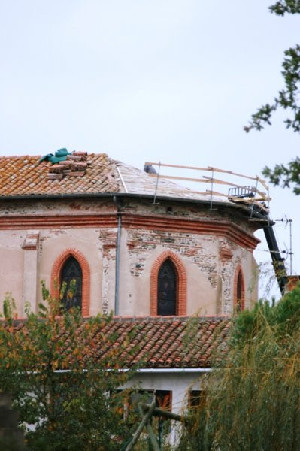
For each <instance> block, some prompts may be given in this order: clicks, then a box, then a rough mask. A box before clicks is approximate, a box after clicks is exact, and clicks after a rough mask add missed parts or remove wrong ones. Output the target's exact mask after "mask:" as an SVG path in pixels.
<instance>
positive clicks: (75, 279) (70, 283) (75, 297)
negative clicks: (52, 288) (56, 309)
mask: <svg viewBox="0 0 300 451" xmlns="http://www.w3.org/2000/svg"><path fill="white" fill-rule="evenodd" d="M63 284H65V289H64V290H63V297H62V300H61V301H62V304H63V306H64V307H65V309H66V310H70V309H71V308H72V307H79V308H80V309H82V270H81V267H80V264H79V263H78V261H77V260H76V258H74V257H73V256H72V255H71V256H70V257H68V258H67V260H66V261H65V263H64V264H63V266H62V268H61V272H60V289H62V287H63Z"/></svg>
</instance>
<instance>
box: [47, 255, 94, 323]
mask: <svg viewBox="0 0 300 451" xmlns="http://www.w3.org/2000/svg"><path fill="white" fill-rule="evenodd" d="M71 256H72V257H74V258H76V260H77V261H78V263H79V264H80V267H81V270H82V316H89V303H90V268H89V264H88V262H87V260H86V258H85V257H84V256H83V255H82V253H81V252H79V251H77V250H76V249H66V250H65V251H64V252H63V253H62V254H60V255H59V257H57V259H56V260H55V262H54V265H53V267H52V271H51V284H50V292H51V296H53V297H56V298H58V297H59V287H60V282H61V281H60V273H61V269H62V267H63V264H64V263H65V262H66V260H67V259H68V258H69V257H71Z"/></svg>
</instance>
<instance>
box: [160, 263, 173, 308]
mask: <svg viewBox="0 0 300 451" xmlns="http://www.w3.org/2000/svg"><path fill="white" fill-rule="evenodd" d="M157 314H158V315H161V316H172V315H176V314H177V274H176V268H175V266H174V264H173V262H172V261H171V260H170V259H169V258H168V259H167V260H165V261H164V262H163V264H162V265H161V267H160V269H159V272H158V287H157Z"/></svg>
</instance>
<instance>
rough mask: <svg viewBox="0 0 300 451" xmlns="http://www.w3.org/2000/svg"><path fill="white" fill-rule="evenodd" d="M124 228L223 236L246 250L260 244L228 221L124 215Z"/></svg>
mask: <svg viewBox="0 0 300 451" xmlns="http://www.w3.org/2000/svg"><path fill="white" fill-rule="evenodd" d="M122 225H123V227H125V228H129V229H130V228H139V229H142V228H144V229H148V230H149V229H150V230H165V231H168V232H172V231H173V232H183V233H194V234H196V235H218V236H224V237H226V238H228V239H230V240H231V241H233V242H235V243H236V244H239V245H240V246H242V247H245V248H247V249H251V250H254V249H255V248H256V246H257V244H258V243H259V242H260V241H259V240H258V239H257V238H255V237H254V236H253V235H252V234H250V233H247V232H245V231H244V230H243V229H242V228H240V227H238V226H237V225H236V224H234V223H232V222H229V221H222V220H221V217H220V220H217V219H216V220H215V221H201V220H200V221H199V220H192V219H188V218H174V217H168V216H167V217H166V216H150V215H134V214H130V213H125V214H124V215H123V216H122Z"/></svg>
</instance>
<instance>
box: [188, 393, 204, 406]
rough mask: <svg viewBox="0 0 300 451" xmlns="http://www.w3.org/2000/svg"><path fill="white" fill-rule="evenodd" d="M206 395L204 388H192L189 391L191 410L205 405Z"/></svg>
mask: <svg viewBox="0 0 300 451" xmlns="http://www.w3.org/2000/svg"><path fill="white" fill-rule="evenodd" d="M205 400H206V395H205V391H203V390H191V391H190V392H189V398H188V406H189V409H190V410H194V409H197V408H199V407H201V406H202V407H203V406H204V404H205Z"/></svg>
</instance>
